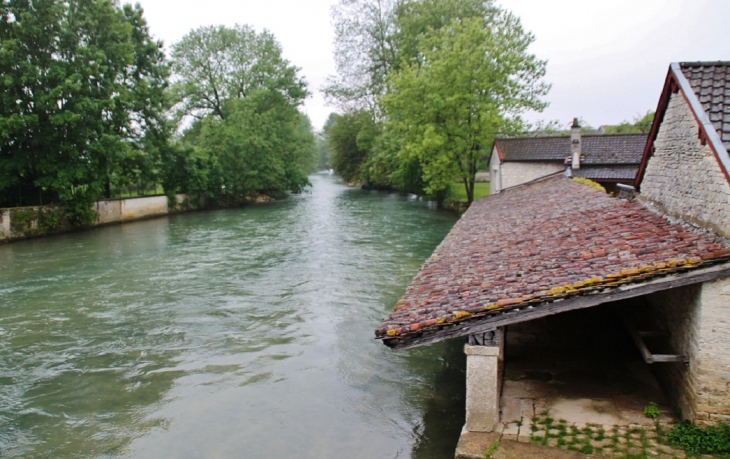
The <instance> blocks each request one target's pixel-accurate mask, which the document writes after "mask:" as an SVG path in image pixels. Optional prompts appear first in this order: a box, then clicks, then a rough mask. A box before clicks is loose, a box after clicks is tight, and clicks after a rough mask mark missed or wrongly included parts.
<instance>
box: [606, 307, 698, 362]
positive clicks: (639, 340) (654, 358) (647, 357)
mask: <svg viewBox="0 0 730 459" xmlns="http://www.w3.org/2000/svg"><path fill="white" fill-rule="evenodd" d="M619 315H620V316H621V319H622V320H623V322H624V325H626V328H627V329H628V330H629V333H630V334H631V338H633V340H634V343H635V344H636V347H638V348H639V352H640V353H641V357H643V358H644V362H646V363H665V362H689V357H688V356H686V355H678V354H652V353H651V351H650V350H649V348H648V347H647V346H646V343H645V342H644V337H645V336H667V335H669V333H668V332H666V331H659V330H657V331H643V332H641V331H638V330H637V329H636V327H635V326H634V324H633V323H632V322H631V320H630V319H629V318H628V317H627V316H626V315H625V314H619Z"/></svg>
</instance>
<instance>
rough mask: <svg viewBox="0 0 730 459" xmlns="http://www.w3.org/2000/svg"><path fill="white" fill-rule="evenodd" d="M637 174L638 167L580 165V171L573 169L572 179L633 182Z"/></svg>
mask: <svg viewBox="0 0 730 459" xmlns="http://www.w3.org/2000/svg"><path fill="white" fill-rule="evenodd" d="M637 172H639V166H638V165H635V166H620V165H617V166H590V165H585V164H583V165H581V167H580V169H573V171H572V174H573V176H574V177H584V178H588V179H591V180H596V181H601V180H622V181H629V182H630V181H633V180H634V178H635V177H636V173H637Z"/></svg>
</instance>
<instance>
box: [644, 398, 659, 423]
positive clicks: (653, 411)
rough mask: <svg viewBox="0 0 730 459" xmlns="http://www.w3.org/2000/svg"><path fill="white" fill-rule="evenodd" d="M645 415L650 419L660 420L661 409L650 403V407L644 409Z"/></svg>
mask: <svg viewBox="0 0 730 459" xmlns="http://www.w3.org/2000/svg"><path fill="white" fill-rule="evenodd" d="M644 414H645V415H646V417H647V418H649V419H654V420H656V419H658V418H659V407H658V406H657V404H656V403H654V402H649V404H648V405H646V406H645V407H644Z"/></svg>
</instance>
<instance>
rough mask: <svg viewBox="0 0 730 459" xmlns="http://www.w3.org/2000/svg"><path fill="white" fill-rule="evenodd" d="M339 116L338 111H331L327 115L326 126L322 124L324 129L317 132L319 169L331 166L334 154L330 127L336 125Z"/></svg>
mask: <svg viewBox="0 0 730 459" xmlns="http://www.w3.org/2000/svg"><path fill="white" fill-rule="evenodd" d="M338 116H339V115H337V114H336V113H330V115H329V116H328V117H327V121H325V123H324V126H322V131H321V132H319V133H317V135H316V142H317V168H318V169H330V168H331V161H330V157H331V156H332V154H331V152H330V147H329V142H328V139H329V132H330V129H331V128H332V126H334V124H335V121H337V117H338Z"/></svg>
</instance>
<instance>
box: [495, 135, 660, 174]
mask: <svg viewBox="0 0 730 459" xmlns="http://www.w3.org/2000/svg"><path fill="white" fill-rule="evenodd" d="M646 138H647V135H646V134H604V135H584V136H582V142H583V146H582V148H583V155H582V156H583V158H582V159H581V165H583V164H602V165H608V164H637V165H638V164H639V163H640V162H641V156H642V153H643V152H644V146H645V145H646ZM494 143H495V146H496V147H497V148H498V149H499V153H500V159H501V160H502V161H561V162H562V161H564V160H565V158H567V157H569V156H570V136H559V137H519V138H504V139H496V140H495V141H494ZM631 178H633V177H631Z"/></svg>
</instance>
